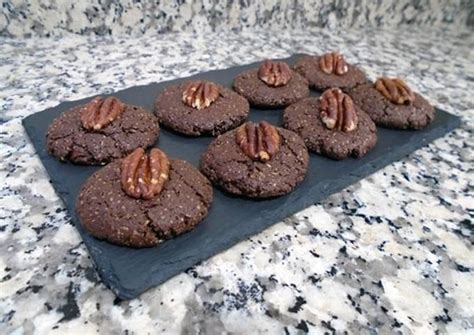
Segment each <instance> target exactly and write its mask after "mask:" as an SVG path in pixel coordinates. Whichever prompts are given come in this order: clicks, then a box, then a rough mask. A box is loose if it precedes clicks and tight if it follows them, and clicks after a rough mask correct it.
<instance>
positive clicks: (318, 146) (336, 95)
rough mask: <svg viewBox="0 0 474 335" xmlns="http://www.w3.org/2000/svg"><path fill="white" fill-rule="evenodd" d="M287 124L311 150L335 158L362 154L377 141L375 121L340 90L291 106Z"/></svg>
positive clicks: (285, 125) (286, 110)
mask: <svg viewBox="0 0 474 335" xmlns="http://www.w3.org/2000/svg"><path fill="white" fill-rule="evenodd" d="M283 123H284V127H285V128H287V129H289V130H293V131H294V132H296V133H298V134H299V135H300V136H301V137H302V138H303V140H304V142H305V143H306V146H307V147H308V149H309V150H310V151H313V152H316V153H318V154H321V155H324V156H327V157H329V158H332V159H344V158H347V157H354V158H359V157H362V156H364V155H365V154H366V153H367V152H368V151H369V150H370V149H372V148H373V147H374V146H375V144H376V142H377V129H376V127H375V124H374V122H373V121H372V120H371V119H370V117H369V116H368V115H367V114H366V113H364V112H363V111H361V110H360V109H359V108H358V107H357V106H356V105H354V104H353V103H352V101H351V100H350V97H349V96H347V95H346V94H344V93H342V91H340V90H339V89H332V90H327V91H325V93H324V94H323V95H322V96H321V98H313V97H311V98H307V99H303V100H301V101H298V102H296V103H294V104H292V105H291V106H289V107H287V108H286V109H285V112H284V114H283Z"/></svg>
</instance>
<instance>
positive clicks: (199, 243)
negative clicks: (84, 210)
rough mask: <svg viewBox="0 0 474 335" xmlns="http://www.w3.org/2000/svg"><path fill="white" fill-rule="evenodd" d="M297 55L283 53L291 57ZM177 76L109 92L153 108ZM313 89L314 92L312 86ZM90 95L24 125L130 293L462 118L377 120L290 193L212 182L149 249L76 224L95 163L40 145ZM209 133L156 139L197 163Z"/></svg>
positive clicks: (226, 80)
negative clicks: (372, 139) (239, 192)
mask: <svg viewBox="0 0 474 335" xmlns="http://www.w3.org/2000/svg"><path fill="white" fill-rule="evenodd" d="M297 57H298V55H294V56H292V57H290V58H288V59H285V60H286V61H288V62H289V63H290V64H292V63H294V61H295V59H296V58H297ZM256 65H257V63H254V64H249V65H243V66H237V67H233V68H230V69H227V70H217V71H211V72H206V73H201V74H197V75H194V76H192V77H190V78H200V79H209V80H214V81H216V82H219V83H221V84H223V85H226V86H228V87H231V84H232V80H233V78H234V77H235V76H236V75H237V74H238V73H240V72H242V71H244V70H247V69H250V68H253V67H255V66H256ZM181 80H183V78H181V79H177V80H172V81H168V82H162V83H153V84H149V85H145V86H137V87H132V88H129V89H126V90H123V91H119V92H116V93H114V95H115V96H117V97H119V98H120V99H121V100H123V101H125V102H127V103H130V104H136V105H140V106H143V107H146V108H148V109H150V110H152V109H153V101H154V99H155V97H156V95H157V93H158V92H160V91H161V90H162V89H163V88H164V87H165V86H167V85H169V84H172V83H175V82H178V81H181ZM312 94H313V95H318V94H317V93H315V92H313V93H312ZM89 99H90V98H87V99H82V100H78V101H74V102H65V103H62V104H60V105H59V106H56V107H53V108H50V109H47V110H45V111H43V112H40V113H36V114H34V115H31V116H29V117H27V118H25V119H24V120H23V125H24V127H25V129H26V131H27V133H28V135H29V137H30V139H31V141H32V143H33V145H34V147H35V149H36V152H37V153H38V155H39V157H40V159H41V161H42V162H43V165H44V166H45V168H46V170H47V172H48V174H49V176H50V178H51V183H52V184H53V186H54V188H55V190H56V192H57V193H58V195H59V196H60V198H61V199H62V200H63V201H64V204H65V205H66V208H67V209H68V211H69V213H70V215H71V217H72V220H73V222H74V223H75V225H76V227H77V229H78V230H79V233H80V234H81V236H82V238H83V240H84V243H85V244H86V246H87V248H88V249H89V252H90V255H91V256H92V259H93V260H94V261H95V264H96V267H97V270H98V272H99V274H100V276H101V278H102V280H103V282H104V283H105V284H106V285H107V286H108V287H110V288H111V289H112V290H113V291H114V292H115V293H116V295H117V296H118V297H119V298H121V299H131V298H134V297H136V296H138V295H139V294H140V293H142V292H144V291H145V290H147V289H148V288H150V287H153V286H156V285H158V284H161V283H163V282H164V281H166V280H167V279H169V278H171V277H173V276H175V275H177V274H179V273H180V272H182V271H183V270H186V269H187V268H189V267H191V266H193V265H195V264H196V263H198V262H199V261H202V260H205V259H207V258H209V257H211V256H212V255H214V254H216V253H219V252H221V251H223V250H225V249H227V248H229V247H231V246H232V245H234V244H235V243H237V242H239V241H241V240H243V239H245V238H246V237H249V236H251V235H254V234H256V233H258V232H260V231H262V230H263V229H265V228H267V227H269V226H271V225H273V224H275V223H277V222H279V221H281V220H283V219H285V218H286V217H288V216H290V215H292V214H294V213H296V212H298V211H300V210H302V209H304V208H306V207H308V206H310V205H312V204H314V203H317V202H318V201H321V200H322V199H324V198H325V197H327V196H328V195H330V194H332V193H335V192H337V191H340V190H342V189H343V188H345V187H347V186H349V185H351V184H352V183H354V182H356V181H358V180H360V179H362V178H364V177H366V176H368V175H370V174H371V173H373V172H375V171H377V170H379V169H381V168H382V167H384V166H385V165H387V164H389V163H391V162H393V161H396V160H398V159H400V158H402V157H404V156H406V155H408V154H409V153H411V152H413V151H414V150H416V149H418V148H420V147H422V146H424V145H426V144H427V143H428V142H430V141H433V140H434V139H436V138H438V137H441V136H443V135H444V134H446V133H447V132H449V131H451V130H452V129H454V128H456V127H458V126H459V125H460V119H459V118H457V117H455V116H453V115H451V114H448V113H446V112H443V111H441V110H437V114H436V120H435V122H434V123H433V124H431V125H430V126H429V127H427V128H426V129H424V130H421V131H398V130H388V129H382V128H379V132H378V136H379V140H378V143H377V146H376V147H375V149H374V150H372V151H371V152H370V153H369V154H368V155H367V156H365V157H364V158H362V159H359V160H354V159H347V160H344V161H332V160H330V159H326V158H323V157H320V156H317V155H314V154H312V155H311V158H310V168H309V171H308V174H307V176H306V179H305V181H304V182H303V183H302V184H301V185H300V186H299V187H298V188H297V189H296V190H295V191H294V192H292V193H291V194H289V195H287V196H283V197H280V198H276V199H271V200H259V201H255V200H248V199H243V198H238V197H233V196H229V195H227V194H225V193H223V192H221V191H219V190H217V189H215V192H214V202H213V204H212V208H211V211H210V213H209V216H208V217H207V218H206V219H205V220H204V221H203V222H202V223H201V224H200V225H198V226H197V228H196V229H194V230H193V231H191V232H189V233H187V234H184V235H182V236H180V237H178V238H175V239H173V240H169V241H166V242H164V243H162V244H161V245H159V246H157V247H154V248H149V249H131V248H125V247H119V246H115V245H112V244H109V243H107V242H103V241H99V240H97V239H95V238H94V237H92V236H91V235H89V234H88V233H87V232H86V231H85V230H84V229H83V228H82V226H81V225H80V223H79V221H78V218H77V216H76V213H75V210H74V202H75V199H76V196H77V194H78V191H79V188H80V186H81V185H82V183H84V181H85V180H86V179H87V178H88V177H89V176H90V175H91V174H92V173H93V172H95V171H96V170H97V169H98V167H88V166H75V165H72V164H65V163H60V162H59V161H57V160H56V159H54V158H52V157H50V156H49V155H48V154H47V152H46V150H45V134H46V130H47V127H48V125H49V124H50V122H51V121H52V120H53V119H54V118H55V117H57V116H58V115H59V114H60V113H62V112H64V111H66V110H67V109H69V108H70V107H73V106H75V105H78V104H80V103H83V102H85V101H87V100H89ZM250 119H252V120H260V119H266V120H268V121H269V122H272V123H274V124H277V125H281V122H282V110H253V109H252V111H251V115H250ZM211 140H212V138H209V137H208V138H188V137H183V136H180V135H177V134H175V133H172V132H170V131H167V130H162V132H161V136H160V139H159V141H158V143H157V146H159V147H160V148H162V149H164V150H165V151H166V152H167V153H168V154H169V155H170V156H171V157H174V158H181V159H186V160H188V161H189V162H191V163H192V164H194V165H195V166H198V164H199V158H200V155H201V154H202V153H203V151H204V150H205V148H206V146H207V145H208V144H209V142H210V141H211Z"/></svg>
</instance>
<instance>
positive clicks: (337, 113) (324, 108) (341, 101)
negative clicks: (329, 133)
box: [319, 88, 358, 132]
mask: <svg viewBox="0 0 474 335" xmlns="http://www.w3.org/2000/svg"><path fill="white" fill-rule="evenodd" d="M319 100H320V105H319V112H320V114H319V115H320V117H321V121H322V122H323V123H324V125H325V126H326V128H328V129H336V130H342V131H344V132H350V131H353V130H354V129H356V128H357V123H358V117H357V112H356V110H355V108H354V103H353V101H352V99H351V97H350V96H348V95H347V94H345V93H343V92H342V91H341V90H340V89H338V88H331V89H329V90H326V91H324V93H323V94H322V95H321V97H320V98H319Z"/></svg>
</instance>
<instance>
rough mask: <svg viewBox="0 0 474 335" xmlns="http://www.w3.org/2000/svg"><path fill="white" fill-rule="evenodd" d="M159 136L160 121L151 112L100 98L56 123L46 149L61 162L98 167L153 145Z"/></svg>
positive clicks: (47, 139)
mask: <svg viewBox="0 0 474 335" xmlns="http://www.w3.org/2000/svg"><path fill="white" fill-rule="evenodd" d="M158 134H159V126H158V120H157V119H156V117H155V116H154V115H153V114H151V113H150V112H148V111H146V110H145V109H143V108H140V107H137V106H131V105H127V104H124V103H122V102H120V101H119V100H118V99H116V98H113V97H109V98H106V99H103V98H101V97H97V98H95V99H93V100H91V101H89V102H88V103H87V104H84V105H80V106H76V107H73V108H71V109H70V110H68V111H66V112H64V113H62V114H61V115H59V116H58V117H57V118H56V119H54V121H53V122H52V123H51V125H50V126H49V128H48V131H47V134H46V146H47V150H48V152H49V153H50V154H51V155H53V156H55V157H57V158H59V159H60V160H62V161H70V162H73V163H78V164H88V165H97V164H106V163H108V162H110V161H112V160H114V159H117V158H122V157H124V156H126V155H127V154H129V153H130V152H132V151H133V150H134V149H136V148H138V147H144V148H146V147H149V146H151V145H153V144H154V143H155V141H156V140H157V138H158Z"/></svg>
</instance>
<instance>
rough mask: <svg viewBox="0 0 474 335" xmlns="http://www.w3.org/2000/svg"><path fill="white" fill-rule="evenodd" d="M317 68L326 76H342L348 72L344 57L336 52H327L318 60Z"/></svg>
mask: <svg viewBox="0 0 474 335" xmlns="http://www.w3.org/2000/svg"><path fill="white" fill-rule="evenodd" d="M319 67H320V69H321V71H323V72H324V73H326V74H337V75H339V76H340V75H343V74H345V73H347V71H349V67H348V66H347V63H346V60H345V59H344V56H343V55H341V54H339V53H337V52H329V53H327V54H324V55H322V56H321V57H320V58H319Z"/></svg>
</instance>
